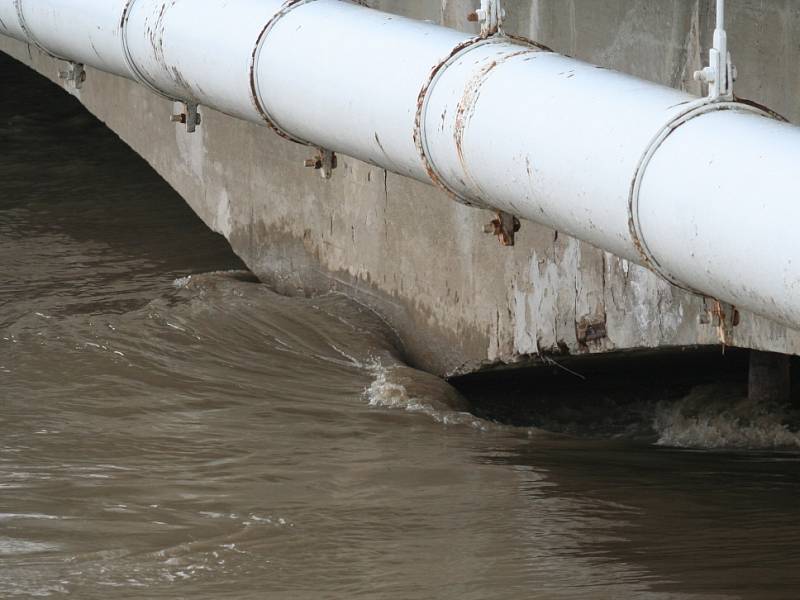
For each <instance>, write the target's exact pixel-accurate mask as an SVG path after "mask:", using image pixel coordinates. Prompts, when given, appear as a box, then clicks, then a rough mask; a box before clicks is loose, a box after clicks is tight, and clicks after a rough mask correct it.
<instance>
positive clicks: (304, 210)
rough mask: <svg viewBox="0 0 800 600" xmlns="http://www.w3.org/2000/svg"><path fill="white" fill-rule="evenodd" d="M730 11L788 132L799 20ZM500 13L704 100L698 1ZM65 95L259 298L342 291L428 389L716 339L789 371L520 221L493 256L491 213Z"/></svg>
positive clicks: (710, 9) (706, 4) (511, 27)
mask: <svg viewBox="0 0 800 600" xmlns="http://www.w3.org/2000/svg"><path fill="white" fill-rule="evenodd" d="M368 4H369V5H370V6H372V7H375V8H380V9H382V10H387V11H390V12H396V13H398V14H404V15H406V16H411V17H414V18H419V19H429V20H433V21H436V22H441V23H443V24H445V25H447V26H450V27H454V28H457V29H461V30H466V31H474V26H473V25H472V24H470V23H468V22H467V21H466V14H467V13H468V12H469V10H470V9H471V8H473V7H474V5H475V2H473V1H471V0H441V2H438V1H436V0H368ZM730 4H731V6H730V7H729V13H730V17H729V18H730V24H729V26H728V27H729V36H730V40H731V45H732V50H733V52H734V53H735V60H736V62H737V66H738V68H739V73H740V80H739V82H738V84H737V86H738V87H737V92H738V94H739V95H740V96H741V97H744V98H748V99H752V100H755V101H757V102H759V103H761V104H764V105H767V106H769V107H770V108H772V109H774V110H776V111H777V112H779V113H781V114H782V115H784V116H786V117H787V118H789V119H790V120H791V121H793V122H797V121H798V120H800V103H797V101H796V98H797V97H798V96H800V94H798V92H800V70H798V69H796V65H797V62H798V54H800V49H798V45H799V44H800V38H798V37H797V36H798V35H800V34H798V33H796V32H800V7H798V6H796V3H795V2H794V1H793V0H772V1H770V2H768V3H764V2H762V1H760V0H738V1H735V2H731V3H730ZM506 5H507V9H508V16H507V19H506V29H507V30H508V31H509V32H510V33H514V34H519V35H524V36H527V37H530V38H533V39H535V40H537V41H539V42H541V43H543V44H546V45H548V46H550V47H551V48H553V49H554V50H556V51H557V52H561V53H564V54H568V55H571V56H575V57H577V58H580V59H585V60H587V61H591V62H593V63H596V64H599V65H602V66H606V67H610V68H614V69H617V70H620V71H623V72H627V73H630V74H633V75H636V76H638V77H642V78H645V79H650V80H653V81H657V82H659V83H663V84H666V85H670V86H672V87H675V88H680V89H684V90H688V91H692V92H694V93H697V94H699V93H700V90H699V87H698V85H699V84H697V83H695V82H694V81H693V79H692V74H693V73H694V71H695V70H697V69H699V68H701V67H702V65H703V63H704V61H705V49H707V48H708V46H709V44H710V41H711V40H710V36H711V32H712V30H713V17H714V6H713V2H710V1H709V0H663V1H662V0H660V1H658V2H653V1H652V0H603V1H602V2H598V1H596V0H518V1H511V2H507V3H506ZM0 50H2V51H4V52H6V53H8V54H9V55H11V56H13V57H15V58H17V59H18V60H20V61H22V62H24V63H26V64H28V65H29V66H31V67H32V68H34V69H35V70H36V71H38V72H39V73H41V74H43V75H45V76H46V77H49V78H50V79H52V80H53V81H58V72H59V70H62V69H63V63H59V62H58V61H55V60H53V59H51V58H49V57H47V56H45V55H43V54H42V53H40V52H39V51H38V50H37V49H36V48H32V47H29V46H27V45H25V44H22V43H19V42H16V41H13V40H11V39H9V38H2V37H0ZM386 76H387V77H390V76H391V74H388V73H387V74H386ZM376 85H380V83H379V82H376ZM64 87H65V89H67V90H68V91H70V93H73V94H74V95H76V96H77V97H78V98H79V99H80V101H81V102H82V103H83V104H84V105H85V106H86V107H87V109H88V110H90V111H91V112H92V113H93V114H95V115H96V116H97V117H98V118H99V119H101V120H102V121H104V122H105V123H106V124H107V125H108V126H109V127H110V128H111V129H112V130H114V131H115V132H116V133H117V134H118V135H119V136H120V137H121V138H122V139H123V140H124V141H125V142H126V143H128V144H129V145H130V146H131V147H132V148H133V149H134V150H136V151H137V152H138V153H139V154H140V155H141V156H143V157H144V158H145V159H146V160H147V161H148V162H149V163H150V164H151V165H152V166H153V168H154V169H155V170H156V171H157V172H158V173H159V174H160V175H161V176H162V177H163V178H164V179H165V180H166V181H167V182H169V183H170V184H171V185H172V186H173V187H174V188H175V189H176V190H177V191H178V192H179V193H180V194H181V195H182V197H183V198H185V199H186V201H187V202H188V203H189V204H190V205H191V207H192V208H193V209H194V210H195V211H196V212H197V214H198V215H199V216H200V217H201V218H202V219H203V220H204V221H205V222H206V223H207V224H208V226H209V227H211V228H212V229H214V230H215V231H218V232H219V233H221V234H223V235H224V236H225V237H226V238H228V240H229V241H230V243H231V245H232V247H233V249H234V250H235V251H236V253H237V254H239V256H241V257H242V259H243V260H244V261H245V263H246V264H247V265H248V266H249V267H250V268H251V269H252V270H253V272H254V273H255V274H256V275H257V276H258V277H260V278H261V279H262V280H263V281H265V282H267V283H269V284H270V285H272V286H273V287H275V288H276V289H278V290H279V291H281V292H283V293H288V294H315V293H324V292H326V291H329V290H337V291H340V292H343V293H345V294H347V295H349V296H352V297H353V298H355V299H356V300H358V301H360V302H362V303H364V304H366V305H369V306H370V307H372V308H373V309H375V310H376V311H377V312H378V313H379V314H381V315H382V316H383V317H384V318H385V319H386V320H387V322H388V323H389V324H390V325H391V326H392V327H393V328H394V329H395V330H396V331H397V332H398V334H399V336H400V338H401V340H402V341H403V343H404V345H405V351H406V355H407V359H408V360H409V361H410V362H411V363H412V364H414V365H415V366H419V367H422V368H425V369H427V370H429V371H431V372H434V373H436V374H439V375H442V376H452V375H457V374H464V373H469V372H472V371H475V370H478V369H481V368H485V367H491V366H497V365H504V364H513V365H518V364H531V363H536V362H537V361H539V360H540V359H541V357H547V356H550V357H555V358H557V357H558V356H565V355H571V356H575V355H589V354H595V353H609V352H625V351H644V350H648V351H651V350H653V349H659V348H670V349H675V348H685V347H698V346H719V345H720V344H721V342H722V339H721V338H722V337H724V338H725V342H726V343H727V344H728V345H730V346H735V347H741V348H753V349H758V350H765V351H771V352H780V353H786V354H800V332H797V331H793V330H790V329H787V328H785V327H783V326H780V325H777V324H775V323H772V322H770V321H768V320H766V319H763V318H761V317H757V316H755V315H752V314H748V313H745V312H742V313H741V315H740V318H739V324H738V325H737V326H736V327H728V328H727V329H728V330H727V331H722V329H725V328H721V327H720V326H719V323H718V321H717V320H716V318H715V316H714V314H713V312H714V310H713V308H714V307H713V303H712V302H710V301H709V300H706V299H704V298H702V297H698V296H694V295H691V294H689V293H687V292H684V291H682V290H679V289H677V288H675V287H672V286H671V285H669V284H667V283H666V282H664V281H662V280H661V279H659V278H658V277H657V276H656V275H654V274H652V273H651V272H649V271H647V270H645V269H643V268H641V267H638V266H636V265H633V264H630V263H628V262H627V261H624V260H622V259H619V258H617V257H615V256H613V255H611V254H608V253H606V252H603V251H601V250H598V249H596V248H594V247H592V246H590V245H588V244H585V243H582V242H578V241H576V240H575V239H572V238H570V237H568V236H566V235H564V234H559V232H557V231H553V230H550V229H547V228H544V227H541V226H538V225H536V224H533V223H529V222H524V223H523V227H522V231H521V232H520V233H519V234H518V236H517V244H516V246H514V247H513V248H505V247H502V246H500V245H499V244H498V242H497V240H496V239H495V238H493V237H492V236H488V235H486V234H485V233H484V232H483V229H484V226H485V225H486V223H488V222H489V221H490V220H491V219H492V215H491V213H489V212H486V211H482V210H477V209H472V208H468V207H465V206H462V205H460V204H457V203H455V202H453V201H452V200H450V199H449V198H448V197H447V196H446V195H445V194H444V193H442V192H440V191H438V190H437V189H435V188H433V187H430V186H426V185H424V184H420V183H417V182H415V181H412V180H409V179H405V178H403V177H400V176H397V175H393V174H391V173H387V172H385V171H384V170H382V169H379V168H376V167H373V166H371V165H368V164H365V163H362V162H359V161H356V160H353V159H350V158H348V157H345V156H340V157H339V167H338V169H337V170H336V171H335V173H334V176H333V178H332V179H331V180H329V181H324V180H322V179H321V178H320V177H318V176H317V174H316V173H315V172H313V171H311V170H309V169H307V168H305V167H304V166H303V162H304V160H305V159H306V158H308V156H309V149H308V148H305V147H302V146H298V145H295V144H293V143H291V142H288V141H286V140H284V139H282V138H280V137H278V136H277V135H275V134H274V133H272V132H271V131H270V130H269V129H267V128H266V127H258V126H255V125H251V124H248V123H245V122H242V121H239V120H236V119H234V118H232V117H228V116H226V115H223V114H221V113H218V112H215V111H213V110H210V109H205V108H202V109H201V111H202V117H203V120H202V125H201V126H200V127H199V128H198V130H197V132H196V133H194V134H187V132H186V130H185V128H182V127H176V126H175V125H174V124H173V123H171V122H170V116H171V115H172V114H173V113H174V112H176V107H175V106H174V105H173V103H172V102H169V101H167V100H165V99H163V98H160V97H158V96H156V95H154V94H153V93H152V92H150V91H149V90H147V89H145V88H144V87H141V86H139V85H138V84H136V83H133V82H131V81H128V80H126V79H122V78H120V77H116V76H112V75H108V74H105V73H102V72H98V71H95V70H92V69H88V76H87V80H86V82H85V84H84V86H83V88H82V89H81V90H74V89H70V88H69V86H68V85H65V86H64ZM343 93H346V90H343ZM308 101H309V102H314V101H315V99H314V98H309V99H308ZM318 108H319V110H320V111H325V110H326V107H325V106H322V105H320V106H319V107H318ZM330 118H331V119H336V115H335V114H331V115H330ZM723 308H724V307H723ZM729 320H730V319H729Z"/></svg>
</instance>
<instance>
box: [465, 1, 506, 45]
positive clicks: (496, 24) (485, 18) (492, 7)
mask: <svg viewBox="0 0 800 600" xmlns="http://www.w3.org/2000/svg"><path fill="white" fill-rule="evenodd" d="M505 17H506V11H505V10H504V9H503V7H502V6H501V4H500V0H481V7H480V8H479V9H477V10H474V11H472V12H471V13H469V14H468V15H467V20H468V21H470V22H472V23H480V24H481V37H482V38H488V37H491V36H493V35H497V34H500V35H502V34H503V19H505Z"/></svg>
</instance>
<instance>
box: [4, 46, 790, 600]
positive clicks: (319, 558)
mask: <svg viewBox="0 0 800 600" xmlns="http://www.w3.org/2000/svg"><path fill="white" fill-rule="evenodd" d="M0 66H1V68H0V71H2V73H3V75H4V78H3V79H4V82H10V83H9V85H7V87H6V89H5V93H4V94H3V96H2V100H1V101H0V110H1V111H2V112H0V144H2V149H3V152H2V155H0V269H2V278H0V399H1V400H2V403H1V404H0V408H2V410H1V411H0V590H2V593H0V596H3V597H11V598H14V597H21V598H24V597H31V596H50V597H61V596H66V595H72V596H74V597H78V598H88V599H94V598H97V599H100V598H103V599H105V598H109V597H114V598H117V597H124V598H193V599H194V598H196V599H209V600H212V599H218V598H237V599H238V598H241V599H246V598H254V599H255V598H264V597H279V598H309V599H311V598H330V597H336V598H351V597H359V596H361V597H370V598H397V599H405V598H453V599H470V598H474V599H484V598H521V597H525V598H547V599H549V598H790V597H793V596H794V595H795V594H796V590H797V589H798V585H799V584H800V569H799V567H800V560H799V559H798V557H797V554H796V552H797V547H798V541H800V524H798V522H797V519H796V518H795V517H796V515H797V509H796V498H797V497H798V492H800V463H799V462H798V460H799V459H800V457H799V456H798V455H797V454H794V453H789V452H780V453H777V452H766V451H740V452H734V453H730V452H728V453H725V452H707V451H697V450H695V451H687V450H676V449H670V448H667V447H663V446H657V445H652V444H650V443H646V442H642V441H637V440H639V438H638V437H636V436H633V437H624V436H623V437H616V438H615V439H610V440H609V439H605V440H604V439H602V437H601V438H599V439H598V438H597V437H595V438H594V439H586V438H575V437H568V436H564V435H561V434H558V435H557V434H552V433H547V432H545V431H544V430H542V429H537V428H530V427H512V426H509V425H499V424H495V423H493V422H491V421H489V420H486V419H482V418H479V417H477V416H474V415H472V414H470V413H469V412H467V411H466V407H467V405H466V402H465V400H464V399H463V398H462V397H461V396H460V395H459V393H458V392H456V391H455V390H454V389H453V388H452V387H450V386H449V385H447V384H446V383H444V382H442V381H440V380H438V379H436V378H434V377H431V376H428V375H425V374H424V373H420V372H418V371H415V370H413V369H411V368H409V367H407V366H405V365H404V364H403V363H402V362H401V360H400V357H401V353H400V352H398V349H397V348H398V345H397V342H396V340H395V339H394V337H393V335H392V334H391V332H389V331H387V330H386V329H385V327H384V326H383V324H382V323H381V321H380V320H379V319H377V318H376V317H375V316H374V315H372V314H371V313H369V312H368V311H366V310H365V309H363V308H362V307H360V306H358V305H356V304H354V303H352V302H350V301H349V300H347V299H346V298H343V297H341V296H333V295H331V296H325V297H321V298H316V299H288V298H284V297H280V296H278V295H276V294H274V293H272V292H271V291H270V290H269V289H267V288H266V287H264V286H262V285H260V284H258V283H257V282H255V281H253V279H252V277H250V276H249V275H248V274H247V273H246V272H245V271H243V267H242V265H241V264H240V263H239V262H238V260H237V259H236V258H235V257H234V256H233V255H232V254H231V253H230V251H229V249H228V248H227V246H226V245H225V244H224V242H223V240H221V239H220V238H218V237H217V236H215V235H212V234H211V233H208V232H207V231H206V230H205V228H204V226H203V225H202V224H201V223H199V222H198V221H197V219H196V218H195V217H193V216H192V215H191V214H190V211H189V210H188V209H187V208H186V207H185V205H184V204H183V203H182V201H181V200H180V199H179V198H177V197H176V196H175V195H174V194H173V193H172V192H171V191H170V190H169V189H168V188H167V186H166V185H165V184H164V183H163V182H161V181H159V180H158V179H157V178H156V177H155V176H154V175H153V174H152V173H151V172H150V171H149V170H148V169H147V167H146V166H145V165H144V164H143V163H142V162H141V161H139V160H138V159H137V158H136V157H135V156H133V155H131V153H130V152H129V151H128V150H126V149H125V148H124V147H123V146H122V145H121V143H119V141H118V140H116V139H115V138H114V136H113V135H111V134H110V133H109V132H107V131H105V130H104V129H103V128H102V127H101V126H100V125H99V124H97V123H96V122H94V121H93V120H92V119H90V118H89V117H87V116H86V115H85V114H83V113H82V112H81V111H80V109H79V108H78V107H76V106H75V104H74V103H72V102H70V101H68V100H67V99H66V98H65V97H63V96H60V95H58V93H57V92H56V91H55V90H54V89H51V88H50V87H49V86H48V84H45V83H43V82H41V81H40V80H38V79H36V78H34V77H33V76H32V75H30V74H29V73H28V72H27V71H26V70H25V69H24V68H22V67H19V66H16V65H15V64H13V63H10V62H9V61H7V60H6V59H4V60H3V61H2V62H0ZM110 165H113V167H112V166H110ZM695 393H699V392H695ZM532 394H533V395H535V394H534V392H532ZM694 401H695V400H692V399H689V400H686V402H694ZM674 406H675V405H670V407H674ZM670 409H671V408H670ZM692 410H694V409H692ZM725 410H727V409H725ZM690 413H691V414H690ZM701 413H702V411H701ZM642 414H645V413H642ZM648 414H649V415H650V416H648V417H647V418H646V419H649V420H648V423H650V424H651V425H652V418H651V417H652V415H653V414H662V415H664V414H667V413H652V412H651V413H648ZM692 414H693V415H694V417H693V416H692ZM715 414H717V415H718V414H721V413H719V412H718V413H715ZM687 415H688V416H687ZM678 416H682V417H684V418H686V419H688V421H687V423H688V424H689V425H692V424H696V423H698V422H700V421H698V419H697V418H695V417H697V411H696V410H695V411H694V412H693V413H692V412H691V411H689V412H687V407H686V405H684V406H683V409H682V410H681V411H680V412H679V413H678ZM665 422H666V423H668V424H669V426H670V427H672V433H671V435H679V434H680V433H681V432H685V431H686V430H687V426H686V424H684V425H682V424H681V423H680V421H679V419H678V418H674V419H672V420H669V419H668V420H667V421H665ZM767 425H768V426H772V425H770V424H767ZM658 427H660V425H658V424H656V429H658ZM659 431H661V430H659ZM663 432H666V429H664V431H663ZM663 432H662V433H663ZM792 435H793V434H791V433H790V432H788V431H787V432H786V436H789V437H788V438H786V439H785V440H784V442H789V443H781V444H779V445H781V446H787V445H788V446H791V445H793V443H794V442H793V438H792V437H791V436H792ZM662 441H664V440H662ZM666 441H668V440H666ZM772 445H774V444H766V446H768V447H771V446H772Z"/></svg>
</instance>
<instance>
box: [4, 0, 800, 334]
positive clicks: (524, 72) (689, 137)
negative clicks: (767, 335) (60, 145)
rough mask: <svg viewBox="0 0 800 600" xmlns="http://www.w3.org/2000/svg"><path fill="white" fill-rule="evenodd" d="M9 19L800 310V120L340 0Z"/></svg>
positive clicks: (332, 145) (779, 309) (169, 6)
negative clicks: (799, 195)
mask: <svg viewBox="0 0 800 600" xmlns="http://www.w3.org/2000/svg"><path fill="white" fill-rule="evenodd" d="M0 33H2V34H5V35H9V36H12V37H15V38H17V39H20V40H23V41H26V42H28V43H35V44H36V45H37V46H39V47H40V48H42V49H44V50H45V51H47V52H49V53H51V54H52V55H55V56H58V57H62V58H64V59H70V60H73V61H78V62H82V63H86V64H88V65H91V66H94V67H96V68H98V69H102V70H106V71H109V72H111V73H115V74H117V75H121V76H124V77H129V78H132V79H136V80H138V81H140V82H141V83H143V84H144V85H147V86H148V87H150V88H151V89H153V90H154V91H157V92H158V93H161V94H163V95H164V96H166V97H169V98H173V99H180V100H183V101H186V102H188V103H199V104H203V105H207V106H210V107H213V108H215V109H217V110H220V111H222V112H225V113H228V114H231V115H234V116H236V117H240V118H243V119H246V120H249V121H252V122H257V123H262V124H263V123H264V122H269V124H270V125H272V126H273V127H274V128H275V129H277V130H278V131H280V132H281V133H283V134H284V135H286V136H287V137H290V138H292V139H296V140H300V141H305V142H307V143H310V144H314V145H317V146H320V147H324V148H327V149H330V150H334V151H337V152H341V153H344V154H347V155H350V156H353V157H355V158H358V159H361V160H364V161H367V162H369V163H372V164H375V165H379V166H381V167H383V168H386V169H388V170H391V171H394V172H397V173H400V174H403V175H407V176H409V177H413V178H416V179H419V180H421V181H427V182H431V181H433V182H434V183H436V184H437V185H439V186H440V187H442V188H443V189H445V190H447V191H448V192H449V193H450V194H451V195H452V196H453V197H454V198H456V199H459V200H461V201H463V202H466V203H469V204H475V205H479V206H486V207H491V208H495V209H498V210H502V211H505V212H508V213H511V214H514V215H517V216H519V217H522V218H525V219H530V220H533V221H537V222H539V223H543V224H545V225H548V226H551V227H553V228H556V229H559V230H562V231H564V232H566V233H569V234H571V235H573V236H575V237H577V238H579V239H582V240H585V241H588V242H590V243H592V244H594V245H596V246H598V247H600V248H603V249H605V250H608V251H610V252H613V253H615V254H617V255H619V256H621V257H624V258H626V259H629V260H631V261H634V262H637V263H639V264H643V265H646V266H648V267H650V268H652V269H653V270H655V271H656V272H658V273H659V274H661V275H662V276H664V277H665V278H667V279H669V280H670V281H672V282H674V283H676V284H678V285H682V286H684V287H686V288H689V289H692V290H697V291H698V292H700V293H703V294H706V295H708V296H711V297H714V298H717V299H720V300H723V301H725V302H728V303H731V304H734V305H736V306H738V307H740V308H745V309H749V310H751V311H753V312H756V313H758V314H761V315H764V316H767V317H769V318H772V319H775V320H777V321H779V322H781V323H784V324H786V325H788V326H791V327H800V251H798V248H800V246H798V244H797V243H796V241H795V240H796V239H797V233H796V231H795V230H796V223H798V222H800V204H799V203H798V202H797V201H796V200H795V195H796V191H795V187H796V185H797V176H796V174H795V173H796V162H797V159H798V158H800V129H798V128H796V127H793V126H791V125H788V124H786V123H782V122H780V121H779V120H777V119H775V118H773V117H772V116H771V115H769V114H768V113H767V112H765V111H763V110H761V109H758V108H754V107H751V106H748V105H745V104H741V103H730V102H716V103H713V104H710V103H708V102H705V101H699V100H698V99H697V98H695V97H694V96H691V95H689V94H686V93H683V92H679V91H676V90H674V89H671V88H667V87H663V86H660V85H656V84H653V83H650V82H647V81H643V80H640V79H636V78H634V77H630V76H627V75H624V74H621V73H617V72H614V71H610V70H607V69H603V68H600V67H596V66H594V65H590V64H587V63H584V62H581V61H578V60H574V59H571V58H567V57H564V56H560V55H558V54H555V53H552V52H548V51H542V50H541V49H539V48H537V47H534V46H533V45H530V44H526V43H524V42H522V41H518V40H512V39H509V38H492V39H489V40H478V39H474V38H471V37H470V36H468V35H465V34H462V33H459V32H456V31H453V30H450V29H447V28H443V27H439V26H436V25H433V24H430V23H423V22H419V21H415V20H411V19H406V18H402V17H398V16H396V15H391V14H387V13H383V12H379V11H376V10H371V9H368V8H365V7H362V6H358V5H356V4H351V3H349V2H343V1H340V0H288V1H287V2H281V1H280V0H173V1H171V2H164V1H163V0H0Z"/></svg>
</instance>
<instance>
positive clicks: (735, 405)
mask: <svg viewBox="0 0 800 600" xmlns="http://www.w3.org/2000/svg"><path fill="white" fill-rule="evenodd" d="M653 428H654V429H655V431H656V433H657V434H658V436H659V437H658V442H657V444H658V445H660V446H675V447H680V448H700V449H724V448H729V449H748V450H779V449H800V432H797V431H793V430H792V429H791V428H790V427H789V425H787V423H786V413H785V411H784V410H783V409H782V407H780V406H776V405H773V404H762V403H757V402H754V401H752V400H749V399H747V398H742V397H737V396H736V395H733V394H732V393H730V391H727V392H725V391H721V390H719V389H718V388H713V387H698V388H695V389H694V390H692V392H691V393H690V394H689V395H688V396H686V397H685V398H682V399H680V400H678V401H676V402H671V403H660V404H659V405H658V406H657V407H656V410H655V414H654V417H653Z"/></svg>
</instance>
